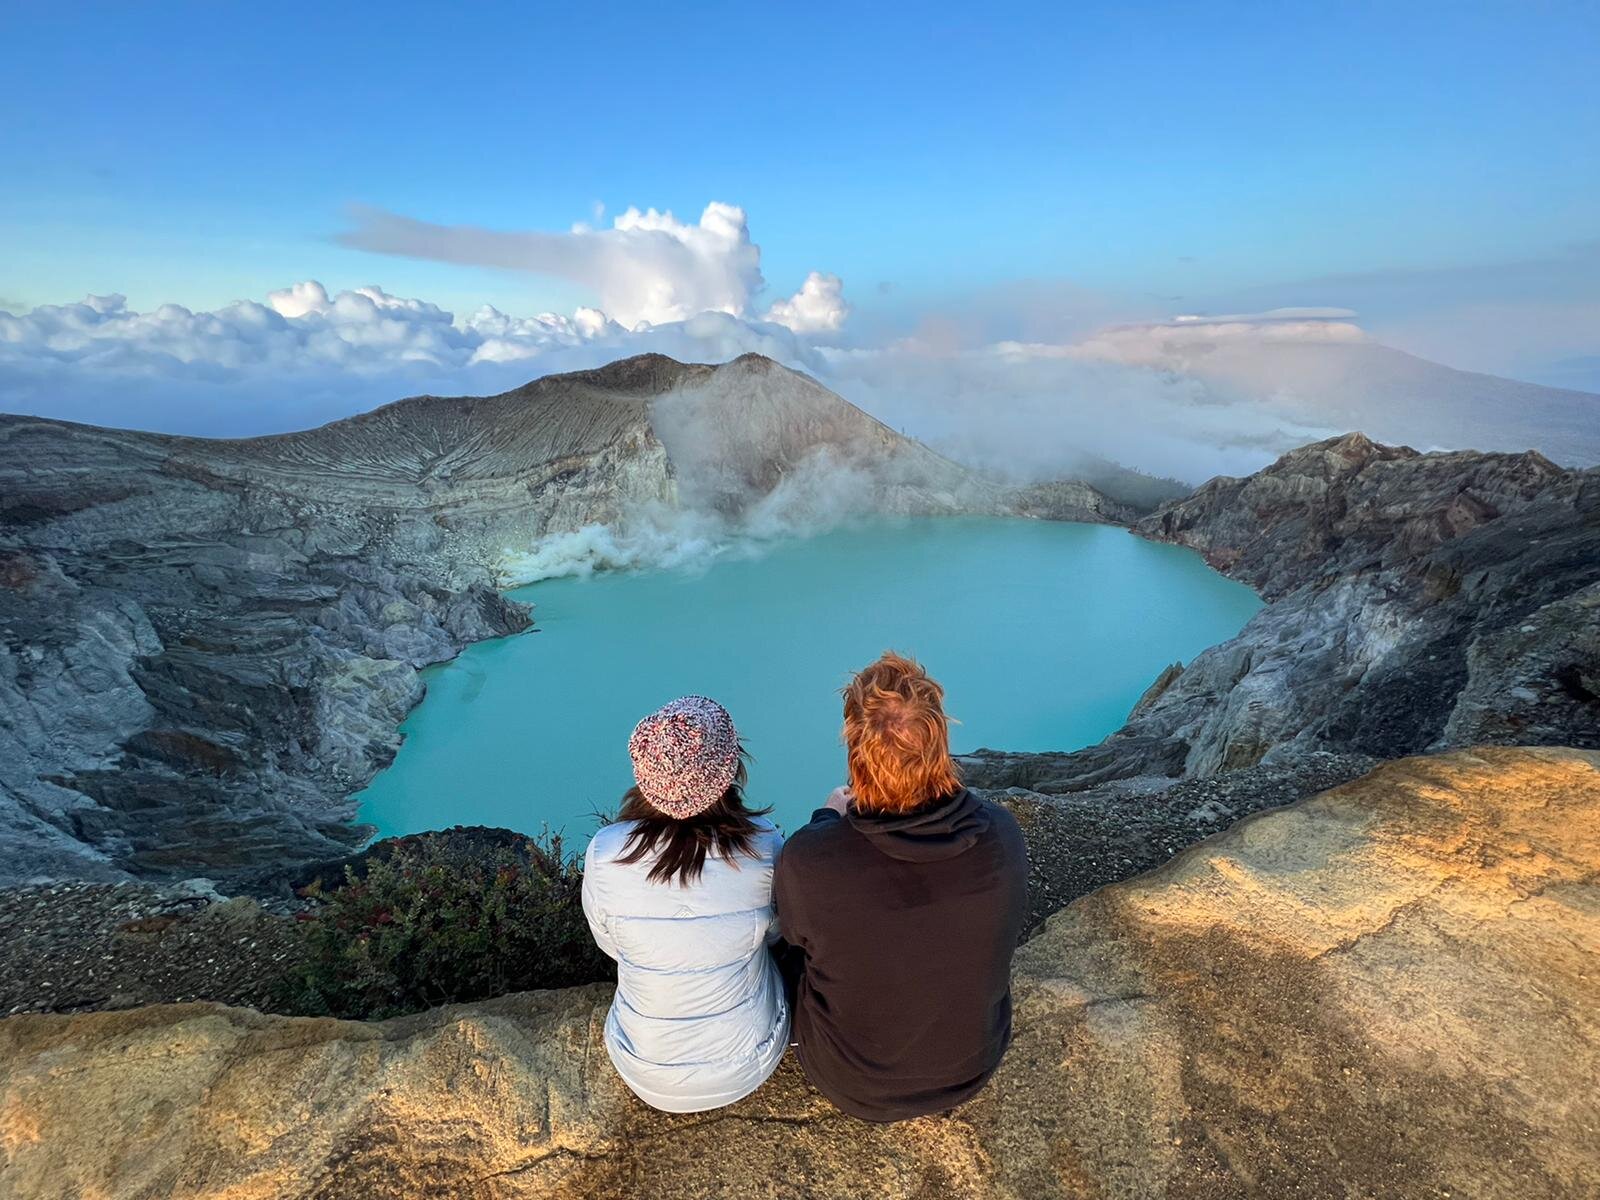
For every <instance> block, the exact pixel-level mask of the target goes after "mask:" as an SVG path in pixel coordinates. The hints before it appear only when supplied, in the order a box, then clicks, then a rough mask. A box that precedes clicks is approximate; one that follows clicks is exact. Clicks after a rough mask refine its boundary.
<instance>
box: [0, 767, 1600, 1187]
mask: <svg viewBox="0 0 1600 1200" xmlns="http://www.w3.org/2000/svg"><path fill="white" fill-rule="evenodd" d="M1597 962H1600V754H1594V753H1582V752H1575V751H1563V750H1532V751H1528V750H1508V749H1485V750H1482V751H1477V752H1458V753H1452V754H1447V755H1443V756H1438V757H1431V758H1423V759H1408V760H1405V761H1402V762H1397V763H1391V764H1388V765H1386V766H1384V767H1381V768H1380V769H1379V770H1377V771H1375V772H1374V773H1372V774H1371V775H1369V776H1367V777H1365V778H1363V779H1361V780H1359V781H1357V782H1355V783H1352V784H1348V785H1345V786H1343V787H1340V788H1337V789H1335V790H1333V791H1331V792H1327V793H1325V794H1323V795H1321V796H1319V797H1318V798H1316V799H1313V800H1309V801H1305V802H1302V803H1299V804H1297V805H1295V806H1293V807H1290V808H1285V809H1279V810H1276V811H1273V812H1269V813H1264V814H1261V815H1259V816H1256V817H1253V818H1250V819H1248V820H1246V821H1244V822H1242V823H1240V824H1239V825H1237V826H1235V827H1234V828H1233V829H1232V830H1230V831H1229V832H1227V833H1225V834H1223V835H1220V836H1218V837H1215V838H1212V839H1210V840H1209V841H1206V842H1204V843H1202V844H1200V845H1198V846H1195V847H1193V848H1191V849H1190V850H1188V851H1186V852H1185V853H1183V854H1182V855H1180V856H1179V857H1178V858H1176V859H1175V860H1173V861H1172V862H1171V863H1169V864H1168V865H1167V866H1165V867H1163V868H1161V869H1160V870H1158V871H1156V872H1154V873H1152V874H1149V875H1146V876H1143V877H1141V878H1138V879H1134V880H1130V881H1127V882H1124V883H1119V884H1116V885H1113V886H1111V887H1107V888H1104V889H1102V890H1100V891H1098V892H1096V893H1094V894H1093V895H1091V896H1088V897H1085V898H1084V899H1082V900H1080V901H1078V902H1076V903H1074V904H1073V905H1071V906H1070V907H1068V908H1067V909H1065V910H1064V911H1062V912H1061V913H1059V914H1058V915H1056V916H1055V917H1054V918H1052V919H1051V920H1050V922H1049V923H1048V925H1047V926H1046V927H1045V929H1044V931H1043V932H1042V933H1041V934H1040V935H1039V936H1037V937H1035V938H1034V939H1033V940H1032V941H1030V942H1029V943H1028V944H1027V945H1026V946H1024V948H1023V949H1022V951H1021V952H1020V954H1019V956H1018V958H1017V962H1016V968H1015V995H1016V1013H1015V1029H1016V1035H1015V1041H1014V1043H1013V1046H1012V1048H1011V1051H1010V1053H1009V1054H1008V1055H1007V1057H1006V1059H1005V1062H1004V1063H1003V1065H1002V1067H1001V1069H1000V1071H999V1073H998V1074H997V1075H996V1076H995V1078H994V1080H993V1081H992V1082H991V1083H990V1085H989V1086H988V1087H987V1088H986V1089H985V1090H984V1091H983V1092H982V1093H981V1094H980V1095H979V1096H978V1097H977V1098H976V1099H975V1100H973V1101H972V1102H971V1103H969V1104H967V1105H965V1106H964V1107H962V1108H960V1109H958V1110H957V1111H955V1112H954V1113H952V1114H949V1115H947V1116H942V1117H936V1118H925V1119H922V1120H918V1121H914V1122H909V1123H904V1124H900V1125H893V1126H873V1125H868V1124H865V1123H862V1122H859V1121H856V1120H853V1119H852V1118H849V1117H846V1116H843V1115H842V1114H840V1113H839V1112H838V1111H837V1110H835V1109H833V1108H832V1107H831V1106H830V1105H829V1104H828V1103H827V1102H826V1101H825V1100H823V1099H822V1098H821V1097H820V1096H818V1095H817V1094H816V1093H815V1092H814V1091H812V1090H811V1089H810V1088H809V1087H808V1086H807V1085H806V1083H805V1080H804V1078H803V1077H802V1076H801V1074H800V1073H799V1071H798V1070H797V1069H796V1068H795V1066H794V1064H793V1062H792V1060H789V1061H786V1062H785V1063H784V1064H783V1066H782V1067H781V1068H780V1069H779V1071H778V1073H777V1075H775V1076H774V1077H773V1079H772V1080H770V1081H769V1082H768V1083H767V1084H766V1085H765V1086H764V1087H763V1088H761V1089H760V1090H759V1091H758V1092H757V1093H756V1094H755V1095H753V1096H752V1097H750V1098H749V1099H747V1100H744V1101H742V1102H740V1103H739V1104H736V1105H733V1106H732V1107H730V1108H726V1109H722V1110H719V1111H718V1112H715V1113H709V1114H699V1115H695V1116H688V1117H674V1116H668V1115H664V1114H661V1113H658V1112H655V1111H653V1110H651V1109H648V1108H646V1107H645V1106H644V1105H642V1104H640V1103H639V1102H638V1101H636V1100H635V1099H633V1098H632V1097H631V1096H630V1095H629V1094H628V1093H627V1091H626V1090H625V1088H624V1087H623V1086H622V1084H621V1083H620V1082H619V1081H618V1079H617V1077H616V1075H615V1073H614V1072H613V1071H612V1070H611V1068H610V1066H609V1064H608V1062H607V1059H606V1055H605V1051H604V1048H603V1046H602V1043H601V1040H600V1038H601V1023H602V1020H603V1017H604V1013H605V1010H606V1006H607V1004H608V1003H609V1001H610V995H609V989H608V988H605V987H603V986H594V987H588V988H580V989H572V990H569V991H563V992H535V993H528V994H524V995H518V996H509V997H505V998H503V999H501V1000H497V1001H492V1002H487V1003H483V1004H475V1005H468V1006H460V1007H455V1008H447V1009H439V1010H435V1011H432V1012H427V1013H422V1014H419V1015H417V1016H414V1017H408V1018H402V1019H399V1020H395V1021H388V1022H384V1023H381V1024H360V1023H353V1022H336V1021H328V1020H307V1019H291V1018H281V1017H267V1016H262V1015H260V1014H258V1013H255V1012H252V1011H249V1010H246V1009H229V1008H223V1007H221V1006H217V1005H204V1004H191V1005H176V1006H167V1007H155V1008H145V1009H138V1010H134V1011H130V1012H122V1013H98V1014H90V1015H83V1016H71V1017H47V1016H19V1017H12V1018H9V1019H7V1020H5V1021H0V1192H3V1193H4V1194H5V1195H7V1196H14V1197H17V1200H29V1198H33V1197H38V1198H41V1200H43V1198H45V1197H57V1196H63V1195H83V1196H105V1197H130V1198H131V1197H156V1196H160V1197H174V1198H180V1200H181V1198H184V1197H194V1198H199V1197H216V1196H237V1197H246V1196H251V1197H256V1196H259V1197H278V1198H283V1200H290V1198H305V1200H310V1198H313V1197H318V1198H320V1197H330V1198H331V1197H343V1196H363V1197H373V1198H374V1200H379V1198H385V1197H415V1196H459V1197H486V1198H487V1197H579V1196H619V1195H632V1196H656V1197H663V1198H667V1200H671V1198H673V1197H712V1196H729V1197H734V1196H737V1197H745V1196H773V1197H808V1198H815V1200H826V1198H830V1197H839V1198H850V1200H855V1198H857V1197H862V1196H875V1197H885V1198H893V1197H918V1198H921V1200H925V1198H927V1197H930V1196H948V1197H961V1198H966V1197H1011V1198H1016V1200H1049V1198H1053V1197H1074V1198H1078V1197H1082V1198H1091V1197H1097V1198H1098V1197H1105V1198H1111V1197H1130V1198H1132V1197H1149V1196H1170V1197H1192V1198H1201V1197H1207V1198H1215V1200H1223V1198H1229V1197H1263V1198H1266V1197H1270V1198H1274V1200H1276V1198H1280V1197H1295V1196H1303V1197H1308V1198H1309V1197H1314V1198H1318V1200H1320V1198H1322V1197H1329V1196H1382V1197H1385V1198H1387V1200H1406V1198H1410V1197H1417V1198H1421V1197H1429V1198H1436V1197H1440V1196H1473V1197H1482V1198H1485V1200H1542V1198H1565V1197H1571V1198H1573V1200H1576V1198H1578V1197H1589V1196H1592V1195H1593V1194H1594V1182H1595V1180H1596V1179H1597V1178H1600V1097H1597V1093H1596V1091H1595V1089H1594V1079H1595V1078H1596V1075H1597V1073H1600V1010H1597V1009H1596V1007H1595V1005H1594V1004H1593V999H1594V992H1595V982H1594V981H1595V978H1596V970H1597V966H1596V964H1597Z"/></svg>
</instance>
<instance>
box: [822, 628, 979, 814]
mask: <svg viewBox="0 0 1600 1200" xmlns="http://www.w3.org/2000/svg"><path fill="white" fill-rule="evenodd" d="M844 745H845V760H846V763H847V765H848V766H849V768H850V790H851V791H852V792H854V793H855V805H856V807H857V808H858V809H859V810H860V811H862V812H875V813H909V812H915V811H916V810H917V809H919V808H921V807H922V806H923V805H924V804H927V803H928V802H929V801H931V800H934V799H937V798H938V797H940V796H948V795H951V794H953V793H954V792H956V791H958V790H960V788H961V772H960V771H959V770H958V769H957V767H956V764H955V761H954V760H953V759H952V758H951V757H950V718H949V717H947V716H945V712H944V688H942V687H940V686H939V685H938V683H936V682H935V681H934V680H932V679H930V678H929V677H928V673H927V671H925V670H923V669H922V666H921V664H919V663H918V662H917V661H916V660H915V659H910V658H903V657H902V656H900V655H898V654H896V653H894V651H892V650H886V651H884V653H883V655H882V657H880V658H879V659H878V661H877V662H874V663H872V664H870V665H868V666H867V667H864V668H863V669H862V670H861V672H860V673H859V674H858V675H857V676H856V677H855V678H854V679H852V680H851V681H850V685H849V686H848V687H846V688H845V689H844Z"/></svg>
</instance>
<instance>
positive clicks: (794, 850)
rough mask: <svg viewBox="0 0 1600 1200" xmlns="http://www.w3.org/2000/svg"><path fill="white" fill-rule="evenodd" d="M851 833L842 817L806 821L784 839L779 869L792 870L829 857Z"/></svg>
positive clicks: (852, 833)
mask: <svg viewBox="0 0 1600 1200" xmlns="http://www.w3.org/2000/svg"><path fill="white" fill-rule="evenodd" d="M853 835H854V831H853V830H851V828H850V822H848V821H846V820H843V819H842V818H841V819H828V820H821V821H815V820H814V821H810V822H807V823H806V824H804V825H802V826H801V827H800V828H799V829H796V830H795V831H794V832H793V833H791V834H790V835H789V836H788V838H787V839H786V840H785V841H784V843H783V854H782V856H781V857H780V858H779V859H778V866H779V869H780V870H782V869H785V868H787V869H788V870H791V871H792V870H794V869H795V868H796V867H806V866H810V865H812V864H814V863H816V862H819V861H822V860H824V859H826V858H829V857H831V856H832V855H833V854H834V853H835V852H836V851H837V850H838V848H839V847H840V846H841V845H843V844H844V843H845V842H846V841H847V840H848V839H849V838H850V837H852V836H853Z"/></svg>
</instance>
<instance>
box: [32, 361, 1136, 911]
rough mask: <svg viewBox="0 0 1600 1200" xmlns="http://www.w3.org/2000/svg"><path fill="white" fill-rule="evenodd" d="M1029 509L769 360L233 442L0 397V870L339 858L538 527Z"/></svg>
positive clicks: (402, 408)
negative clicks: (433, 669)
mask: <svg viewBox="0 0 1600 1200" xmlns="http://www.w3.org/2000/svg"><path fill="white" fill-rule="evenodd" d="M841 481H843V482H844V483H845V484H847V485H848V486H847V487H841ZM1097 495H1098V493H1094V492H1093V489H1088V488H1084V487H1083V486H1082V485H1078V490H1076V491H1073V496H1074V497H1075V498H1076V500H1077V501H1079V502H1081V503H1083V504H1085V505H1089V506H1093V505H1094V504H1096V503H1097V501H1096V499H1095V497H1096V496H1097ZM841 496H843V497H844V500H842V501H841V499H840V497H841ZM1100 500H1101V501H1104V498H1103V497H1101V498H1100ZM1014 502H1015V494H1014V493H1013V492H1011V491H1008V490H1006V489H1003V488H999V487H997V486H994V485H992V484H989V483H986V482H985V481H983V480H980V479H978V478H976V477H974V476H972V475H971V474H970V473H969V472H967V471H965V470H964V469H962V468H960V467H958V466H956V465H955V464H953V463H951V462H949V461H947V460H945V459H943V458H940V457H939V456H938V455H936V454H934V453H933V452H931V451H929V450H928V449H926V448H925V447H923V446H921V445H919V444H917V443H915V442H911V441H909V440H908V439H906V438H903V437H901V436H900V435H898V434H896V433H894V432H893V431H892V430H889V429H887V428H885V427H884V426H883V425H881V424H879V423H878V422H876V421H874V420H873V419H872V418H871V417H869V416H867V415H866V414H865V413H863V412H861V411H860V410H859V409H857V408H855V407H853V406H852V405H850V404H848V403H846V402H845V401H844V400H842V399H841V398H840V397H838V396H836V395H834V394H833V393H832V392H829V391H828V390H827V389H826V388H823V387H822V386H821V385H820V384H817V383H816V382H815V381H814V380H810V379H808V378H806V377H804V376H802V375H799V374H797V373H795V372H793V371H789V370H787V369H785V368H783V367H780V366H778V365H777V364H775V363H772V362H770V361H768V360H766V359H762V358H758V357H756V356H747V357H745V358H742V359H738V360H736V361H735V362H732V363H728V364H726V365H724V366H720V367H710V366H697V365H686V364H683V363H678V362H674V361H673V360H671V359H668V358H663V357H661V356H659V355H654V356H644V357H641V358H637V359H630V360H626V361H623V362H619V363H613V364H612V365H611V366H609V367H605V368H602V369H600V370H597V371H584V372H578V373H576V374H572V375H562V376H550V377H547V378H544V379H539V380H535V381H534V382H533V383H530V384H528V385H527V386H526V387H522V388H518V389H517V390H515V391H513V392H508V393H506V394H504V395H501V396H491V397H483V398H473V397H463V398H454V399H445V398H439V397H418V398H415V399H412V400H405V401H401V402H399V403H397V404H391V405H388V406H386V407H383V408H380V409H377V410H375V411H373V412H370V413H365V414H362V415H361V416H358V417H353V418H351V419H349V420H345V421H337V422H334V423H333V424H331V425H326V426H323V427H321V428H319V429H313V430H307V431H304V432H301V433H292V434H284V435H281V436H275V437H265V438H251V439H246V440H239V441H209V440H202V439H195V438H180V437H169V436H163V435H155V434H142V433H135V432H130V431H123V430H107V429H96V428H92V427H88V426H80V425H70V424H65V423H62V422H57V421H46V420H41V419H37V418H26V417H0V885H5V884H8V883H18V882H28V881H38V880H49V879H54V878H61V877H67V878H95V879H116V878H125V877H127V876H128V875H130V874H131V875H134V876H139V877H163V876H178V877H182V876H186V875H204V876H208V877H211V878H214V879H216V880H218V881H219V882H222V883H223V884H224V886H228V887H232V888H236V889H237V888H250V887H254V886H256V883H255V881H256V880H257V878H258V877H259V876H260V874H261V869H262V868H266V869H268V873H270V870H271V868H275V867H280V866H282V865H283V864H284V863H285V862H292V861H306V860H325V859H329V858H335V857H338V856H340V855H341V854H343V853H345V852H346V851H347V850H348V849H349V848H350V846H351V845H352V844H353V843H355V842H358V841H360V840H361V839H362V837H363V835H364V833H365V830H364V829H362V828H360V827H356V826H354V825H352V823H351V822H352V820H353V817H354V808H353V806H352V805H351V804H350V803H349V801H348V799H347V797H348V796H349V794H350V793H351V792H352V791H353V790H355V789H358V788H360V787H361V786H363V785H364V784H365V783H366V782H367V781H368V780H369V779H370V778H371V776H372V775H373V774H374V773H375V772H376V771H377V770H378V769H380V768H381V767H383V766H384V765H386V764H387V763H388V762H389V761H390V759H391V758H392V757H393V755H394V753H395V750H396V748H397V747H398V745H399V734H398V732H397V728H396V727H397V725H398V724H399V721H400V719H401V717H403V716H404V714H405V713H406V711H407V710H408V709H409V708H410V707H411V706H412V705H413V704H415V703H416V702H417V700H418V699H419V698H420V696H421V694H422V689H421V683H420V681H419V679H418V677H417V669H418V668H420V667H422V666H424V665H426V664H428V663H433V662H438V661H441V660H443V659H447V658H450V657H452V656H453V655H455V654H456V653H457V652H458V651H459V650H460V649H461V647H462V646H463V645H465V644H466V643H468V642H472V641H475V640H478V639H482V638H488V637H496V636H500V635H504V634H509V633H515V632H518V631H520V630H522V629H524V628H526V627H527V626H528V624H529V617H528V612H527V609H526V608H525V607H524V606H523V605H520V604H517V603H515V602H512V601H509V600H506V599H504V598H502V597H501V596H500V595H499V593H498V592H497V590H496V588H497V585H498V584H499V583H500V582H501V578H500V571H499V568H500V565H501V563H502V560H503V558H504V557H505V555H506V554H507V553H508V552H515V551H518V550H523V551H525V550H529V549H531V548H532V547H533V546H534V545H535V544H536V543H537V542H538V541H539V539H540V538H542V537H544V536H546V535H548V534H552V533H564V532H571V531H574V530H577V529H580V528H582V527H583V526H586V525H592V524H604V525H612V526H619V525H626V523H627V522H628V521H629V520H630V518H631V517H632V515H633V514H636V513H638V512H640V511H644V510H647V509H651V508H665V509H668V510H670V509H673V508H674V507H675V506H678V505H680V504H686V503H692V504H697V505H705V506H709V507H710V508H714V509H716V510H717V511H719V512H723V513H725V514H732V515H735V516H738V515H740V514H743V513H745V512H746V511H747V510H760V512H761V515H763V516H764V517H765V518H766V519H769V520H786V519H790V518H793V519H796V520H802V521H804V520H813V519H815V520H822V521H826V520H828V519H832V518H837V517H839V516H843V515H846V513H845V512H843V511H839V506H840V505H841V504H844V505H846V506H847V508H848V512H849V513H850V514H854V513H858V512H863V511H867V512H870V511H885V512H897V513H942V512H967V511H978V512H999V511H1010V510H1011V508H1010V506H1012V505H1013V504H1014ZM1063 503H1065V502H1063ZM828 505H833V506H834V507H833V509H832V510H828V509H827V506H828ZM819 507H820V508H821V509H822V510H823V511H820V512H819V511H818V509H819ZM1104 507H1105V513H1106V514H1113V513H1114V514H1116V515H1128V514H1125V513H1124V512H1123V510H1120V509H1117V508H1116V506H1114V505H1111V503H1110V502H1109V501H1104ZM1075 515H1078V516H1080V517H1084V518H1085V519H1105V515H1103V514H1099V513H1096V512H1093V511H1090V509H1089V508H1085V509H1083V511H1081V512H1077V513H1076V514H1075Z"/></svg>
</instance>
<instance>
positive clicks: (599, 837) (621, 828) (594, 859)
mask: <svg viewBox="0 0 1600 1200" xmlns="http://www.w3.org/2000/svg"><path fill="white" fill-rule="evenodd" d="M637 824H638V822H637V821H613V822H612V823H611V824H610V825H602V826H601V827H600V828H599V829H597V830H596V831H595V835H594V836H593V837H592V838H590V839H589V848H588V850H587V851H585V857H586V858H587V860H588V862H589V863H590V864H594V863H601V862H610V861H611V860H613V859H615V858H619V857H621V855H622V853H623V848H624V847H625V846H626V845H627V844H628V835H629V834H630V833H632V832H633V828H634V826H635V825H637Z"/></svg>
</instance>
